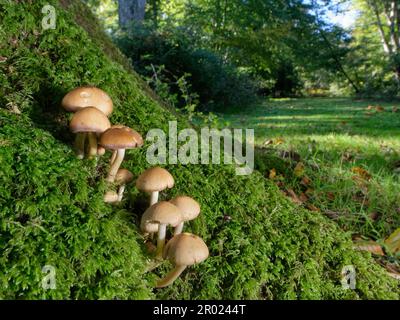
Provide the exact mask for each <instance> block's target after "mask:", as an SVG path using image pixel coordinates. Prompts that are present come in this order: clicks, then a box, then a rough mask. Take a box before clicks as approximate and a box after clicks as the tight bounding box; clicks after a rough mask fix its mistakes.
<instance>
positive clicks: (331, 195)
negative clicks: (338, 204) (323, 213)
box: [326, 191, 335, 201]
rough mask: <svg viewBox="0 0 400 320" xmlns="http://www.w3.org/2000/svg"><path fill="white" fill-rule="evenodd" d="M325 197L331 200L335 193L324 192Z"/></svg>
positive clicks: (333, 198)
mask: <svg viewBox="0 0 400 320" xmlns="http://www.w3.org/2000/svg"><path fill="white" fill-rule="evenodd" d="M326 197H327V198H328V199H329V200H331V201H333V200H335V194H334V193H333V192H331V191H329V192H327V193H326Z"/></svg>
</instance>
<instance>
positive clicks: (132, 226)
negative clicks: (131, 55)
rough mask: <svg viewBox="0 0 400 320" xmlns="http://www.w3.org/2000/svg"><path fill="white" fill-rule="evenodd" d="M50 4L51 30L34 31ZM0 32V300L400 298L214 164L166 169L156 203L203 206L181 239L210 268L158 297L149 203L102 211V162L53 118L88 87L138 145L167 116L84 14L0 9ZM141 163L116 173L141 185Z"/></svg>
mask: <svg viewBox="0 0 400 320" xmlns="http://www.w3.org/2000/svg"><path fill="white" fill-rule="evenodd" d="M48 3H50V4H53V5H54V6H55V8H56V12H57V27H56V29H55V30H52V29H49V30H42V28H41V21H42V18H43V14H42V13H41V9H42V7H43V6H44V5H46V4H48ZM65 8H68V10H65ZM82 12H84V14H81V13H82ZM78 16H81V21H78V23H80V24H81V25H84V26H85V29H83V28H82V27H81V26H80V25H78V24H77V23H76V21H75V19H76V17H78ZM0 21H1V24H0V25H1V29H0V70H1V71H0V168H1V170H0V248H1V255H0V298H31V299H33V298H38V299H39V298H60V299H61V298H63V299H99V298H109V299H114V298H116V299H145V298H165V299H248V298H254V299H360V298H361V299H372V298H379V299H388V298H392V299H396V298H399V284H398V282H397V281H396V280H394V279H391V278H390V277H388V276H387V275H386V273H385V271H384V270H383V269H382V268H381V267H380V266H378V265H377V264H376V263H374V261H373V259H372V258H371V257H370V256H369V254H364V253H360V252H356V251H353V249H352V244H351V241H350V238H349V236H348V235H347V234H344V233H343V232H342V231H340V230H339V229H338V228H337V226H336V225H335V224H334V223H333V222H331V221H329V220H327V219H326V218H324V217H323V216H322V215H320V214H318V213H315V212H309V211H306V210H303V209H300V208H298V207H295V206H294V205H293V204H292V203H290V202H288V201H287V200H286V199H285V198H284V197H283V196H282V195H281V193H280V192H279V190H277V188H276V187H275V186H273V185H272V184H270V183H269V182H268V181H267V180H265V179H264V178H263V177H262V175H261V174H259V173H257V172H255V173H253V174H252V175H250V176H245V177H239V176H236V175H235V171H234V168H233V167H230V166H222V165H221V166H211V165H209V166H205V165H197V166H181V165H175V166H168V167H167V168H168V170H170V172H171V173H172V174H173V175H174V177H175V180H176V186H175V187H174V188H173V189H171V190H170V191H168V192H165V193H163V194H162V197H163V198H170V197H173V196H175V195H178V194H187V195H190V196H192V197H193V198H195V199H196V200H197V201H198V202H199V203H200V204H201V207H202V213H201V216H200V217H199V218H198V219H197V220H195V221H194V222H192V223H188V224H187V225H186V228H187V229H186V230H188V231H191V232H194V233H196V234H198V235H200V236H201V237H202V238H203V239H204V240H205V241H206V243H207V244H208V246H209V248H210V258H209V259H207V260H206V261H205V262H204V263H202V264H200V265H198V266H194V267H191V268H188V269H187V270H186V271H185V272H184V273H183V275H182V276H181V277H180V278H179V279H178V280H177V281H176V282H175V283H174V285H173V286H170V287H167V288H163V289H153V287H154V285H155V282H156V280H157V278H158V277H159V276H163V275H164V274H165V273H166V272H167V271H168V270H169V269H170V268H171V266H170V265H168V263H167V262H166V263H165V264H164V265H162V266H160V267H159V268H157V269H156V270H155V271H154V272H152V273H148V272H146V265H147V263H148V256H147V255H146V251H145V248H144V246H143V241H142V239H141V237H140V235H139V232H138V220H139V218H140V216H141V214H142V212H143V209H144V203H145V201H144V200H146V199H144V197H145V195H143V194H141V193H139V192H138V191H137V190H136V189H135V188H133V187H132V186H131V187H129V188H128V189H129V192H128V193H127V196H128V199H127V201H125V202H123V204H121V205H120V206H111V205H106V204H104V203H103V200H102V199H103V193H104V190H105V184H104V182H103V180H104V176H105V172H106V170H107V164H108V159H109V157H110V154H107V155H106V156H105V157H103V158H102V159H101V160H100V161H99V162H98V163H97V164H96V163H95V161H94V160H83V161H81V160H78V159H76V157H75V155H74V152H73V147H72V145H73V136H72V135H71V134H70V133H69V130H68V117H69V116H70V115H68V114H66V113H65V112H64V111H63V110H61V109H60V107H59V105H60V101H61V99H62V97H63V96H64V94H65V93H66V92H68V91H69V90H71V89H72V88H74V87H77V86H79V85H84V84H92V85H96V86H98V87H100V88H102V89H103V90H105V91H106V92H108V93H109V94H110V96H111V98H112V99H113V101H114V103H115V111H114V113H113V114H112V117H111V121H112V122H113V123H123V124H125V125H128V126H131V127H133V128H135V129H136V130H138V131H139V132H141V133H142V134H143V135H144V136H145V134H146V132H147V131H148V130H149V129H151V128H161V129H164V131H166V132H167V126H168V123H167V121H168V120H173V119H175V116H174V115H173V114H172V113H170V112H168V110H167V109H165V108H163V107H161V106H160V105H159V104H158V103H157V102H156V101H155V100H154V99H152V98H151V96H150V95H149V93H148V92H146V91H145V90H144V86H143V84H142V83H141V81H140V80H139V79H138V77H137V75H135V74H133V73H132V72H130V71H129V68H127V67H123V66H122V65H121V64H120V63H123V60H124V58H123V57H122V56H120V54H119V53H118V50H116V49H115V48H112V45H111V43H110V42H109V40H104V39H106V38H105V36H104V35H99V32H100V31H99V30H100V29H99V27H98V25H97V24H96V21H95V19H94V18H93V17H92V16H91V15H90V14H89V13H88V11H87V8H85V7H83V5H82V4H81V3H80V2H79V1H76V2H75V1H62V3H61V5H60V3H58V2H57V1H49V0H45V1H42V0H35V1H18V2H17V1H5V0H0ZM86 30H94V31H93V32H92V33H91V36H89V35H88V33H87V32H86ZM96 34H97V36H96ZM102 39H103V40H102ZM113 53H115V56H114V54H113ZM116 56H118V57H116ZM178 120H179V123H180V126H181V127H184V126H186V121H185V120H184V119H178ZM145 151H146V145H145V146H144V147H143V148H141V149H139V150H133V151H129V152H128V153H127V157H126V161H125V162H124V164H123V167H125V168H128V169H129V170H131V171H132V172H133V173H134V174H135V176H138V174H139V173H140V172H142V171H143V170H144V169H145V168H147V167H149V164H148V163H147V162H146V158H145ZM226 216H229V217H230V218H231V219H224V217H225V218H226ZM45 265H52V266H54V267H55V270H56V285H57V286H56V289H54V290H45V289H44V288H43V287H42V279H43V276H44V275H45V274H44V273H42V268H43V267H44V266H45ZM346 265H353V266H354V267H355V269H356V280H357V287H356V289H355V290H345V289H343V288H342V285H341V271H342V268H343V267H344V266H346Z"/></svg>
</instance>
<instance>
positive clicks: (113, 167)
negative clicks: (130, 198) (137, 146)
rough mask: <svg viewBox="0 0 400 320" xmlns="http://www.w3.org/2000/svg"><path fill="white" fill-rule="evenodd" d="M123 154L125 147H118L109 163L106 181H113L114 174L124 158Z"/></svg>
mask: <svg viewBox="0 0 400 320" xmlns="http://www.w3.org/2000/svg"><path fill="white" fill-rule="evenodd" d="M124 156H125V149H118V150H117V156H116V158H115V160H114V162H113V163H112V164H111V168H110V171H109V173H108V177H107V179H106V180H107V181H108V182H114V180H115V175H116V174H117V171H118V169H119V167H120V166H121V163H122V161H123V160H124Z"/></svg>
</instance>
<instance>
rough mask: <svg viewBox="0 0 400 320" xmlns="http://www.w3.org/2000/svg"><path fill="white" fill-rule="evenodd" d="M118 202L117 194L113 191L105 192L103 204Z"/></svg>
mask: <svg viewBox="0 0 400 320" xmlns="http://www.w3.org/2000/svg"><path fill="white" fill-rule="evenodd" d="M117 201H118V194H117V193H116V192H115V191H107V192H106V194H105V195H104V202H106V203H113V202H117Z"/></svg>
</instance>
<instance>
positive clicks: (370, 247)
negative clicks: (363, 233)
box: [354, 240, 385, 256]
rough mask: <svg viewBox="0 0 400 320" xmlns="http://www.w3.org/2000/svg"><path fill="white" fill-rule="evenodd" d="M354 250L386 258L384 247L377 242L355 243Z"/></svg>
mask: <svg viewBox="0 0 400 320" xmlns="http://www.w3.org/2000/svg"><path fill="white" fill-rule="evenodd" d="M354 249H356V250H360V251H368V252H371V253H373V254H376V255H379V256H384V255H385V253H384V252H383V250H382V247H381V246H380V245H379V244H378V243H376V242H375V241H372V240H370V241H363V240H361V241H355V242H354Z"/></svg>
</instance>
